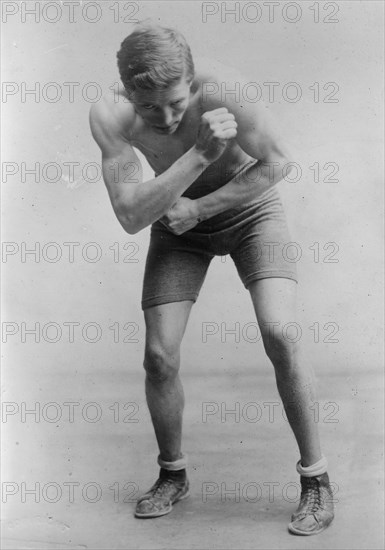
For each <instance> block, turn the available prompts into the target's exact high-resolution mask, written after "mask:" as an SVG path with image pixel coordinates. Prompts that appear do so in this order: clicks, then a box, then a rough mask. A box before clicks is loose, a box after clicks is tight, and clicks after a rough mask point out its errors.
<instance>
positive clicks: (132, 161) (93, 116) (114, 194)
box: [90, 112, 143, 219]
mask: <svg viewBox="0 0 385 550" xmlns="http://www.w3.org/2000/svg"><path fill="white" fill-rule="evenodd" d="M90 126H91V132H92V135H93V137H94V139H95V141H96V143H97V144H98V145H99V147H100V150H101V153H102V172H103V179H104V183H105V185H106V187H107V191H108V194H109V197H110V200H111V204H112V206H113V209H114V211H115V214H116V215H117V217H118V218H119V219H120V218H121V216H122V215H123V212H126V211H127V209H128V208H129V206H130V203H131V202H132V196H133V194H134V192H135V187H136V186H137V185H138V184H140V183H141V182H142V178H143V172H142V166H141V162H140V160H139V158H138V156H137V155H136V153H135V151H134V149H133V147H132V146H131V145H130V144H129V143H128V142H127V141H126V140H125V139H124V137H123V136H122V135H121V133H120V131H119V128H118V127H116V125H115V126H114V124H113V123H112V122H111V121H108V122H107V121H105V120H103V119H102V118H101V116H100V113H97V112H96V113H92V112H91V113H90Z"/></svg>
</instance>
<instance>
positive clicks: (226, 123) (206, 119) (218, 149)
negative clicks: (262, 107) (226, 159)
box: [195, 107, 237, 162]
mask: <svg viewBox="0 0 385 550" xmlns="http://www.w3.org/2000/svg"><path fill="white" fill-rule="evenodd" d="M236 135H237V123H236V122H235V118H234V115H233V114H232V113H229V111H228V110H227V109H226V107H221V108H219V109H214V111H207V112H206V113H204V114H203V115H202V117H201V122H200V125H199V129H198V137H197V140H196V144H195V147H196V149H197V151H198V152H199V154H200V155H202V156H203V158H204V159H205V161H207V162H214V161H215V160H217V159H218V158H219V157H220V156H221V154H222V153H223V151H224V150H225V148H226V145H227V142H228V140H229V139H232V138H234V137H235V136H236Z"/></svg>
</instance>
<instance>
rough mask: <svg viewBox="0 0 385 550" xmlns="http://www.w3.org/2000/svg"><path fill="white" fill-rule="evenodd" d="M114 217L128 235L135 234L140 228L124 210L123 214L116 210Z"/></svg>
mask: <svg viewBox="0 0 385 550" xmlns="http://www.w3.org/2000/svg"><path fill="white" fill-rule="evenodd" d="M116 217H117V218H118V221H119V223H120V225H121V226H122V227H123V229H124V231H125V232H126V233H128V234H129V235H135V234H136V233H138V232H139V231H140V230H141V229H142V228H141V227H140V225H139V224H138V222H137V220H136V219H135V218H134V216H132V215H127V213H126V212H125V213H124V214H123V213H119V212H118V213H117V214H116Z"/></svg>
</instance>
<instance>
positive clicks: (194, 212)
mask: <svg viewBox="0 0 385 550" xmlns="http://www.w3.org/2000/svg"><path fill="white" fill-rule="evenodd" d="M159 221H160V222H162V223H163V225H165V226H166V227H167V229H169V230H170V231H171V232H172V233H174V235H182V233H185V232H186V231H188V230H189V229H192V228H193V227H195V226H196V225H197V224H198V223H199V222H200V221H201V220H200V218H199V212H198V207H197V202H196V201H194V200H191V199H188V198H187V197H180V198H179V199H178V200H177V201H176V203H175V204H174V205H173V206H172V207H171V208H170V210H169V211H168V212H167V213H166V214H165V215H164V216H162V217H161V218H160V219H159Z"/></svg>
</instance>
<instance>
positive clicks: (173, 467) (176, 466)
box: [158, 455, 187, 472]
mask: <svg viewBox="0 0 385 550" xmlns="http://www.w3.org/2000/svg"><path fill="white" fill-rule="evenodd" d="M158 464H159V466H160V467H161V468H164V469H165V470H170V472H176V471H177V470H184V469H185V468H187V455H182V458H178V460H174V462H167V460H162V459H161V458H160V455H159V456H158Z"/></svg>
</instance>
